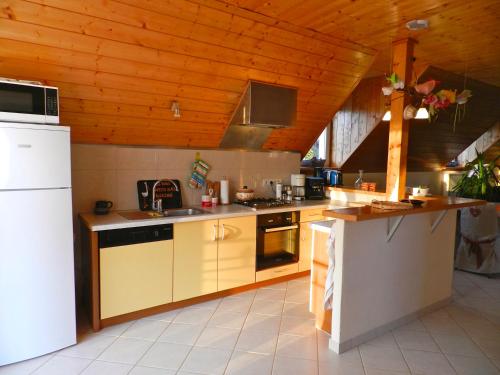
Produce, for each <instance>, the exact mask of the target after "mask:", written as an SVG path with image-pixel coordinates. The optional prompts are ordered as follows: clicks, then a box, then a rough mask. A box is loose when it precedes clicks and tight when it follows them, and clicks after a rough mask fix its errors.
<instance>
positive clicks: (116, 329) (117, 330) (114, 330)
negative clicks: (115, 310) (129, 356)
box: [98, 322, 134, 336]
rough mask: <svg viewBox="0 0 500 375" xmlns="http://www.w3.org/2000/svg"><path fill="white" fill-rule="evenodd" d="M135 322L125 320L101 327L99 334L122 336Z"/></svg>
mask: <svg viewBox="0 0 500 375" xmlns="http://www.w3.org/2000/svg"><path fill="white" fill-rule="evenodd" d="M133 323H134V322H125V323H121V324H116V325H114V326H110V327H106V328H103V329H101V330H100V331H99V332H98V334H99V335H106V336H120V335H121V334H122V333H123V332H125V330H126V329H127V328H128V327H130V326H131V325H132V324H133Z"/></svg>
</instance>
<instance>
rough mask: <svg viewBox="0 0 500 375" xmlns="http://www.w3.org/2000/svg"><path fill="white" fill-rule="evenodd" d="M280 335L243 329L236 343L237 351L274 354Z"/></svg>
mask: <svg viewBox="0 0 500 375" xmlns="http://www.w3.org/2000/svg"><path fill="white" fill-rule="evenodd" d="M277 341H278V335H277V334H276V333H274V332H269V331H256V330H246V329H243V330H242V331H241V333H240V337H239V338H238V342H237V343H236V349H237V350H241V351H245V352H252V353H262V354H274V352H275V350H276V342H277Z"/></svg>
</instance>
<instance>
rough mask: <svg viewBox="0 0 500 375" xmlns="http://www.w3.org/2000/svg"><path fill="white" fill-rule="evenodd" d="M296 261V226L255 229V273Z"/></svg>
mask: <svg viewBox="0 0 500 375" xmlns="http://www.w3.org/2000/svg"><path fill="white" fill-rule="evenodd" d="M298 261H299V225H298V224H295V223H294V224H290V225H285V226H274V227H268V226H260V227H258V228H257V271H260V270H263V269H266V268H271V267H277V266H282V265H284V264H290V263H296V262H298Z"/></svg>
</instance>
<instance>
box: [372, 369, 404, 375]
mask: <svg viewBox="0 0 500 375" xmlns="http://www.w3.org/2000/svg"><path fill="white" fill-rule="evenodd" d="M365 373H366V375H410V371H390V370H379V369H375V368H366V369H365Z"/></svg>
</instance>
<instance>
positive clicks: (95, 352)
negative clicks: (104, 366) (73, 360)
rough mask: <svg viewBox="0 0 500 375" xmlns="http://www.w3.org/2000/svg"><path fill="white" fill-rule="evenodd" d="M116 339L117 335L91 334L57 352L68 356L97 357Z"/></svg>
mask: <svg viewBox="0 0 500 375" xmlns="http://www.w3.org/2000/svg"><path fill="white" fill-rule="evenodd" d="M115 340H116V337H115V336H105V335H98V334H89V335H85V336H83V337H82V338H81V339H79V340H78V341H79V342H78V343H77V344H76V345H73V346H70V347H68V348H65V349H63V350H61V351H59V352H57V354H58V355H64V356H66V357H78V358H88V359H96V358H97V357H98V356H99V355H100V354H101V353H102V352H103V351H104V350H105V349H106V348H107V347H109V346H110V345H111V344H112V343H113V342H114V341H115Z"/></svg>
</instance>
